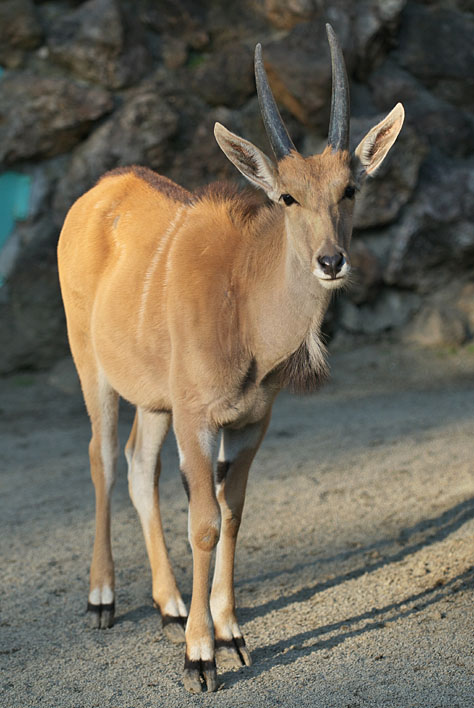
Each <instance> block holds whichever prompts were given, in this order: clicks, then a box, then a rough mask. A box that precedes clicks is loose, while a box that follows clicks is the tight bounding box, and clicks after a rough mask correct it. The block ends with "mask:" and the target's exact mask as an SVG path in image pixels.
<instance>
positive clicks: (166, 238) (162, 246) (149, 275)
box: [137, 204, 185, 337]
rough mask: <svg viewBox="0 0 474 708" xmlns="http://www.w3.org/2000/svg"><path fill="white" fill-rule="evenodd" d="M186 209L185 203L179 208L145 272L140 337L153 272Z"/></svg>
mask: <svg viewBox="0 0 474 708" xmlns="http://www.w3.org/2000/svg"><path fill="white" fill-rule="evenodd" d="M184 209H185V205H184V204H183V205H182V206H180V207H179V209H178V210H177V212H176V214H175V217H174V219H173V221H172V222H171V223H170V225H169V226H168V228H167V229H166V231H165V233H164V234H163V236H162V237H161V239H160V242H159V244H158V247H157V249H156V251H155V253H154V255H153V258H152V259H151V261H150V265H149V266H148V269H147V271H146V273H145V277H144V279H143V290H142V296H141V299H140V307H139V310H138V327H137V334H138V336H139V337H140V336H141V335H142V334H143V323H144V320H145V313H146V304H147V300H148V295H149V293H150V288H151V283H152V280H153V273H154V272H155V270H156V267H157V265H158V261H159V260H160V256H161V255H162V253H163V251H164V250H165V248H166V245H167V243H168V241H169V239H170V238H171V236H172V235H173V233H174V232H175V231H177V226H178V223H179V220H180V218H181V214H182V213H183V211H184Z"/></svg>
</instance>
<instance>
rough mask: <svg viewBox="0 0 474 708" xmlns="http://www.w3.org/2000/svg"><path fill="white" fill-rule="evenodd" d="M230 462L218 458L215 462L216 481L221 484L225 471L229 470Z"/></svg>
mask: <svg viewBox="0 0 474 708" xmlns="http://www.w3.org/2000/svg"><path fill="white" fill-rule="evenodd" d="M229 467H230V462H229V461H228V460H224V461H222V460H219V461H218V462H217V468H216V483H217V484H222V482H223V481H224V480H225V478H226V477H227V472H228V471H229Z"/></svg>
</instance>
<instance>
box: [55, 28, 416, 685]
mask: <svg viewBox="0 0 474 708" xmlns="http://www.w3.org/2000/svg"><path fill="white" fill-rule="evenodd" d="M327 34H328V39H329V45H330V52H331V62H332V75H333V83H332V98H331V118H330V125H329V138H328V144H327V147H326V148H325V149H324V151H323V152H322V153H321V154H317V155H313V156H311V157H303V156H302V155H300V154H299V153H298V152H297V150H296V148H295V146H294V145H293V143H292V141H291V139H290V136H289V134H288V132H287V130H286V127H285V125H284V123H283V121H282V119H281V116H280V113H279V111H278V108H277V105H276V103H275V100H274V98H273V95H272V92H271V89H270V87H269V84H268V80H267V76H266V73H265V69H264V65H263V61H262V53H261V47H260V45H257V48H256V53H255V77H256V85H257V93H258V98H259V102H260V108H261V113H262V118H263V122H264V125H265V129H266V132H267V134H268V138H269V141H270V144H271V147H272V150H273V153H274V159H270V158H269V157H267V155H265V154H264V153H263V152H262V151H261V150H260V149H258V148H257V147H256V146H255V145H253V144H252V143H250V142H248V141H247V140H244V139H243V138H240V137H238V136H237V135H235V134H233V133H231V132H230V131H229V130H227V129H226V128H225V127H224V126H222V125H220V124H219V123H216V126H215V131H214V132H215V137H216V140H217V142H218V144H219V146H220V147H221V149H222V150H223V152H224V154H225V155H226V156H227V158H228V159H229V160H230V161H231V162H232V163H233V164H234V165H235V167H236V168H237V169H238V170H239V171H240V172H241V173H242V174H243V175H244V177H246V178H247V180H248V181H249V182H250V183H251V184H252V185H253V186H254V187H258V188H260V189H261V190H263V191H264V192H265V194H266V195H267V198H268V201H267V203H266V204H261V205H259V204H258V203H257V202H256V200H255V198H254V196H253V195H249V194H248V193H245V192H239V191H238V190H235V189H232V188H230V187H228V186H225V185H223V184H220V183H218V184H216V185H211V186H209V187H208V188H206V189H204V190H203V191H201V192H199V193H196V194H193V193H191V192H189V191H187V190H186V189H184V188H182V187H180V186H178V185H177V184H175V183H174V182H172V181H171V180H168V179H167V178H166V177H162V176H160V175H158V174H156V173H154V172H152V171H151V170H149V169H147V168H144V167H137V166H132V167H129V168H117V169H115V170H112V171H111V172H108V173H107V174H105V175H104V176H103V177H102V178H101V179H100V180H99V182H98V183H97V184H96V185H95V186H94V187H93V188H92V189H91V190H90V191H88V192H87V193H86V194H84V195H83V196H82V197H80V199H78V200H77V201H76V202H75V204H74V205H73V206H72V207H71V209H70V211H69V213H68V215H67V217H66V220H65V223H64V227H63V229H62V232H61V236H60V241H59V246H58V258H59V273H60V281H61V289H62V296H63V300H64V306H65V310H66V317H67V327H68V336H69V341H70V346H71V351H72V355H73V357H74V362H75V364H76V367H77V371H78V373H79V377H80V380H81V385H82V390H83V394H84V399H85V403H86V406H87V411H88V413H89V416H90V420H91V426H92V438H91V442H90V446H89V455H90V466H91V475H92V480H93V483H94V487H95V495H96V532H95V542H94V549H93V556H92V564H91V570H90V592H89V597H88V611H89V613H90V615H89V616H90V617H91V618H92V621H93V624H94V625H95V626H96V627H100V628H105V627H110V626H112V624H113V618H114V607H115V605H114V598H115V592H114V562H113V559H112V550H111V539H110V496H111V491H112V487H113V485H114V479H115V465H116V460H117V417H118V399H119V397H120V396H122V397H123V398H125V399H126V400H127V401H129V402H130V403H132V404H133V405H134V406H136V413H135V420H134V423H133V427H132V431H131V434H130V437H129V439H128V442H127V445H126V450H125V454H126V458H127V461H128V480H129V491H130V496H131V499H132V501H133V504H134V506H135V507H136V509H137V512H138V514H139V517H140V521H141V524H142V527H143V533H144V537H145V542H146V547H147V551H148V556H149V560H150V565H151V571H152V588H153V600H154V603H155V605H156V607H157V608H158V609H159V611H160V613H161V617H162V621H163V630H164V633H165V635H166V636H167V637H168V638H169V639H170V640H172V641H184V642H185V643H186V652H185V663H184V685H185V687H186V688H187V689H188V690H189V691H191V692H200V691H202V690H203V688H204V687H207V690H208V691H215V690H216V688H217V685H218V684H217V676H216V657H217V661H218V663H220V662H221V661H222V662H223V663H224V664H225V665H227V666H229V665H230V666H242V665H244V664H246V665H249V664H250V661H251V660H250V654H249V652H248V649H247V648H246V646H245V641H244V638H243V636H242V632H241V630H240V627H239V624H238V622H237V617H236V610H235V598H234V587H233V576H234V552H235V546H236V540H237V533H238V530H239V526H240V521H241V515H242V509H243V505H244V497H245V489H246V483H247V476H248V471H249V467H250V464H251V462H252V460H253V458H254V456H255V453H256V452H257V449H258V447H259V445H260V443H261V441H262V439H263V437H264V435H265V431H266V429H267V426H268V423H269V420H270V414H271V408H272V404H273V401H274V399H275V397H276V395H277V393H278V392H279V391H280V390H281V389H282V388H283V387H285V386H291V387H293V389H295V390H297V391H311V390H314V389H315V388H316V387H317V386H318V384H319V383H320V381H321V379H322V378H324V376H325V372H326V364H325V349H324V346H323V344H322V342H321V336H320V328H321V323H322V320H323V317H324V314H325V312H326V309H327V307H328V303H329V300H330V297H331V293H332V291H334V290H336V289H337V288H340V287H341V286H343V285H344V284H345V283H346V282H347V279H348V275H349V271H350V260H349V245H350V240H351V232H352V213H353V207H354V196H355V193H356V191H357V189H358V188H359V186H360V184H361V182H362V181H363V179H364V177H365V176H367V175H373V174H374V172H375V171H376V170H377V168H378V167H379V165H380V164H381V162H382V160H383V159H384V158H385V156H386V155H387V153H388V151H389V150H390V148H391V146H392V145H393V143H394V142H395V140H396V138H397V135H398V133H399V131H400V129H401V127H402V124H403V119H404V111H403V107H402V105H401V104H397V106H395V108H394V109H393V110H392V111H391V112H390V113H389V114H388V115H387V117H386V118H385V119H384V120H382V121H381V122H380V123H378V124H377V125H375V127H373V128H372V129H371V130H370V131H369V132H368V133H367V135H366V136H365V137H364V138H363V140H362V141H361V142H360V144H359V146H358V147H357V149H356V150H355V152H354V153H353V154H351V153H350V151H349V89H348V80H347V75H346V69H345V65H344V58H343V55H342V51H341V48H340V45H339V43H338V40H337V38H336V35H335V34H334V32H333V30H332V28H331V27H330V25H328V26H327ZM171 418H172V420H173V428H174V432H175V435H176V440H177V444H178V451H179V460H180V470H181V474H182V479H183V483H184V487H185V490H186V493H187V496H188V500H189V542H190V545H191V548H192V555H193V586H192V599H191V605H190V610H189V615H188V613H187V609H186V606H185V604H184V602H183V600H182V597H181V595H180V592H179V590H178V587H177V584H176V580H175V576H174V574H173V570H172V568H171V565H170V562H169V559H168V554H167V550H166V546H165V541H164V538H163V529H162V524H161V518H160V509H159V491H158V479H159V475H160V448H161V446H162V443H163V440H164V438H165V436H166V434H167V432H168V429H169V427H170V423H171ZM219 437H220V441H219V447H217V445H218V438H219ZM215 448H216V452H217V450H218V455H217V464H216V465H214V462H213V460H214V459H215V458H214V457H213V451H214V449H215ZM214 467H215V469H214ZM214 549H216V560H215V569H214V575H213V580H212V584H211V586H210V578H209V575H210V564H211V558H212V554H213V551H214Z"/></svg>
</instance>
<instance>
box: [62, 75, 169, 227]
mask: <svg viewBox="0 0 474 708" xmlns="http://www.w3.org/2000/svg"><path fill="white" fill-rule="evenodd" d="M177 127H178V117H177V115H176V113H175V112H174V111H173V110H172V109H171V108H170V106H169V105H168V103H167V102H166V101H165V100H164V99H163V98H162V97H161V96H160V95H159V94H158V93H157V91H156V89H155V88H153V87H149V86H144V87H142V88H140V89H138V90H136V91H131V92H130V93H129V94H128V95H127V97H126V100H125V103H124V104H123V106H122V107H121V108H120V109H118V110H117V111H116V112H115V113H114V114H113V115H112V116H111V117H110V118H109V119H108V120H107V121H106V122H105V123H103V124H102V125H101V126H100V127H99V128H97V129H96V130H95V131H94V132H93V133H92V134H91V135H90V136H89V138H88V139H87V140H85V141H84V142H83V143H82V144H81V145H80V146H79V147H78V148H77V149H76V150H75V151H74V154H73V157H72V160H71V164H70V166H69V169H68V171H67V173H66V174H65V175H64V179H63V180H61V182H60V183H59V185H58V190H57V192H56V195H55V198H54V210H55V219H56V222H57V223H58V224H61V223H62V221H63V219H64V217H65V215H66V212H67V210H68V209H69V207H70V206H71V205H72V203H73V202H74V201H75V199H77V197H79V196H80V195H81V194H82V193H83V192H85V191H86V190H87V189H90V188H91V187H92V186H93V185H94V184H95V182H96V181H97V179H98V178H99V177H100V176H101V175H102V174H104V172H107V170H110V169H112V168H114V167H117V166H118V165H131V164H141V165H145V166H148V167H151V168H154V169H158V168H160V166H161V165H162V164H163V163H164V161H165V158H166V156H167V153H168V144H169V140H170V138H171V137H172V136H173V135H175V133H176V130H177Z"/></svg>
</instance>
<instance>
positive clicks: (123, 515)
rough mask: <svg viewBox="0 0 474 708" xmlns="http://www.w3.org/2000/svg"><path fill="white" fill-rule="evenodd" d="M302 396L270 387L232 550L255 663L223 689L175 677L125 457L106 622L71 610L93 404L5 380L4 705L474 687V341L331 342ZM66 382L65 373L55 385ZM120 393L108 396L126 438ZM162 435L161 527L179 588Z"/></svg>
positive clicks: (326, 702) (171, 482)
mask: <svg viewBox="0 0 474 708" xmlns="http://www.w3.org/2000/svg"><path fill="white" fill-rule="evenodd" d="M331 367H332V372H333V377H332V380H331V382H330V383H329V384H328V385H327V386H325V387H324V389H323V390H322V391H321V392H320V393H319V394H317V395H316V396H313V397H309V398H296V397H292V396H290V395H288V394H283V395H281V396H280V398H279V399H278V401H277V404H276V407H275V410H274V415H273V420H272V424H271V427H270V430H269V433H268V435H267V438H266V440H265V442H264V444H263V446H262V448H261V450H260V452H259V454H258V456H257V459H256V460H255V463H254V466H253V470H252V473H251V479H250V483H249V490H248V494H247V505H246V511H245V515H244V521H243V525H242V530H241V534H240V539H239V549H238V561H237V578H236V580H237V598H238V604H239V607H240V612H239V616H240V619H241V626H242V628H243V630H244V632H245V635H246V638H247V644H248V646H249V648H250V649H251V651H252V656H253V661H254V663H253V666H252V667H251V668H245V669H241V670H239V671H235V672H227V673H224V674H222V673H221V679H222V681H223V687H222V690H221V691H219V692H218V693H217V694H202V696H197V697H196V696H191V695H189V694H187V693H186V692H185V691H184V689H183V687H182V683H181V667H182V663H183V648H182V647H180V646H178V647H177V646H174V645H170V644H168V643H167V642H166V641H165V639H164V638H163V635H162V631H161V626H160V620H159V616H158V614H157V612H156V610H153V608H152V604H151V582H150V573H149V568H148V564H147V559H146V554H145V547H144V543H143V539H142V536H141V530H140V526H139V522H138V518H137V517H136V514H135V511H134V509H133V507H132V505H131V503H130V501H129V499H128V496H127V484H126V469H125V462H124V460H123V459H122V460H121V461H120V467H119V479H118V482H117V486H116V489H115V493H114V516H113V542H114V553H115V559H116V569H117V591H118V592H117V622H116V625H115V627H114V628H113V629H111V630H105V631H100V630H91V629H88V628H86V626H85V624H84V610H85V605H86V601H87V584H88V579H87V576H88V566H89V562H90V552H91V547H92V537H93V523H92V522H93V489H92V485H91V483H90V480H89V473H88V463H87V443H88V437H89V428H88V421H87V418H86V415H85V412H84V408H83V404H82V401H81V398H80V396H79V395H78V394H77V392H76V393H66V392H64V391H61V390H59V388H58V386H59V387H63V388H64V386H65V385H66V386H67V376H66V377H65V378H64V376H63V375H61V374H59V375H57V376H56V377H55V385H52V383H51V376H49V375H48V374H42V375H22V376H16V377H13V378H9V379H7V380H3V381H1V382H0V391H1V399H0V407H1V410H0V420H1V441H2V445H1V449H2V460H1V475H0V480H1V510H0V522H1V525H2V528H1V531H0V543H1V561H2V562H1V568H0V581H1V589H2V592H1V620H0V632H1V645H0V663H1V674H0V694H1V695H0V704H1V705H2V706H3V707H4V708H7V706H8V707H13V706H14V707H15V708H16V707H18V708H27V707H30V706H41V707H43V706H46V707H51V708H53V707H54V708H69V707H71V708H72V707H74V708H79V707H81V708H82V707H84V708H92V707H93V706H97V707H99V706H100V707H101V708H102V707H104V706H107V707H117V708H142V707H145V706H170V707H173V708H174V707H179V708H185V707H187V706H197V705H211V704H212V705H213V706H216V708H221V707H226V708H227V707H229V708H230V707H235V706H252V707H256V708H263V707H265V708H267V707H268V708H273V707H274V706H287V707H288V708H292V707H293V706H295V707H296V706H321V707H322V708H329V707H330V706H334V707H337V708H346V707H347V708H349V707H350V708H358V707H359V706H360V707H361V708H362V707H365V706H374V707H377V708H378V707H380V706H391V707H398V706H400V707H401V708H411V707H414V706H421V707H423V708H435V707H436V708H438V707H443V708H456V707H463V708H467V707H468V706H469V707H472V706H473V705H474V639H473V636H474V631H473V614H474V612H473V597H472V595H473V581H474V569H473V564H474V474H473V471H474V351H473V349H472V347H471V348H467V349H465V350H464V351H461V352H456V353H446V352H445V353H440V352H438V353H436V352H435V353H429V354H428V353H426V352H416V351H408V352H404V351H403V350H401V349H400V348H399V347H395V346H392V345H390V344H388V343H386V344H384V345H379V346H377V347H372V346H367V347H365V348H360V349H357V350H355V351H352V352H340V353H335V354H333V355H332V356H331ZM65 381H66V384H65ZM131 418H132V411H131V409H130V408H127V407H126V406H124V407H123V410H122V412H121V439H122V442H125V440H126V436H127V433H128V430H129V428H130V424H131ZM177 467H178V465H177V455H176V450H175V443H174V440H173V438H172V436H170V437H169V439H168V441H167V443H166V449H165V451H164V470H163V475H162V481H161V494H162V508H163V516H164V526H165V529H166V535H167V541H168V544H169V548H170V554H171V557H172V559H173V562H174V566H175V569H176V574H177V578H178V581H179V584H180V587H181V589H182V592H183V593H184V596H185V599H186V600H187V601H189V592H190V586H191V572H190V565H191V564H190V560H191V557H190V550H189V548H188V545H187V518H186V500H185V495H184V491H183V489H182V487H181V482H180V480H179V475H178V474H177Z"/></svg>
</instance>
